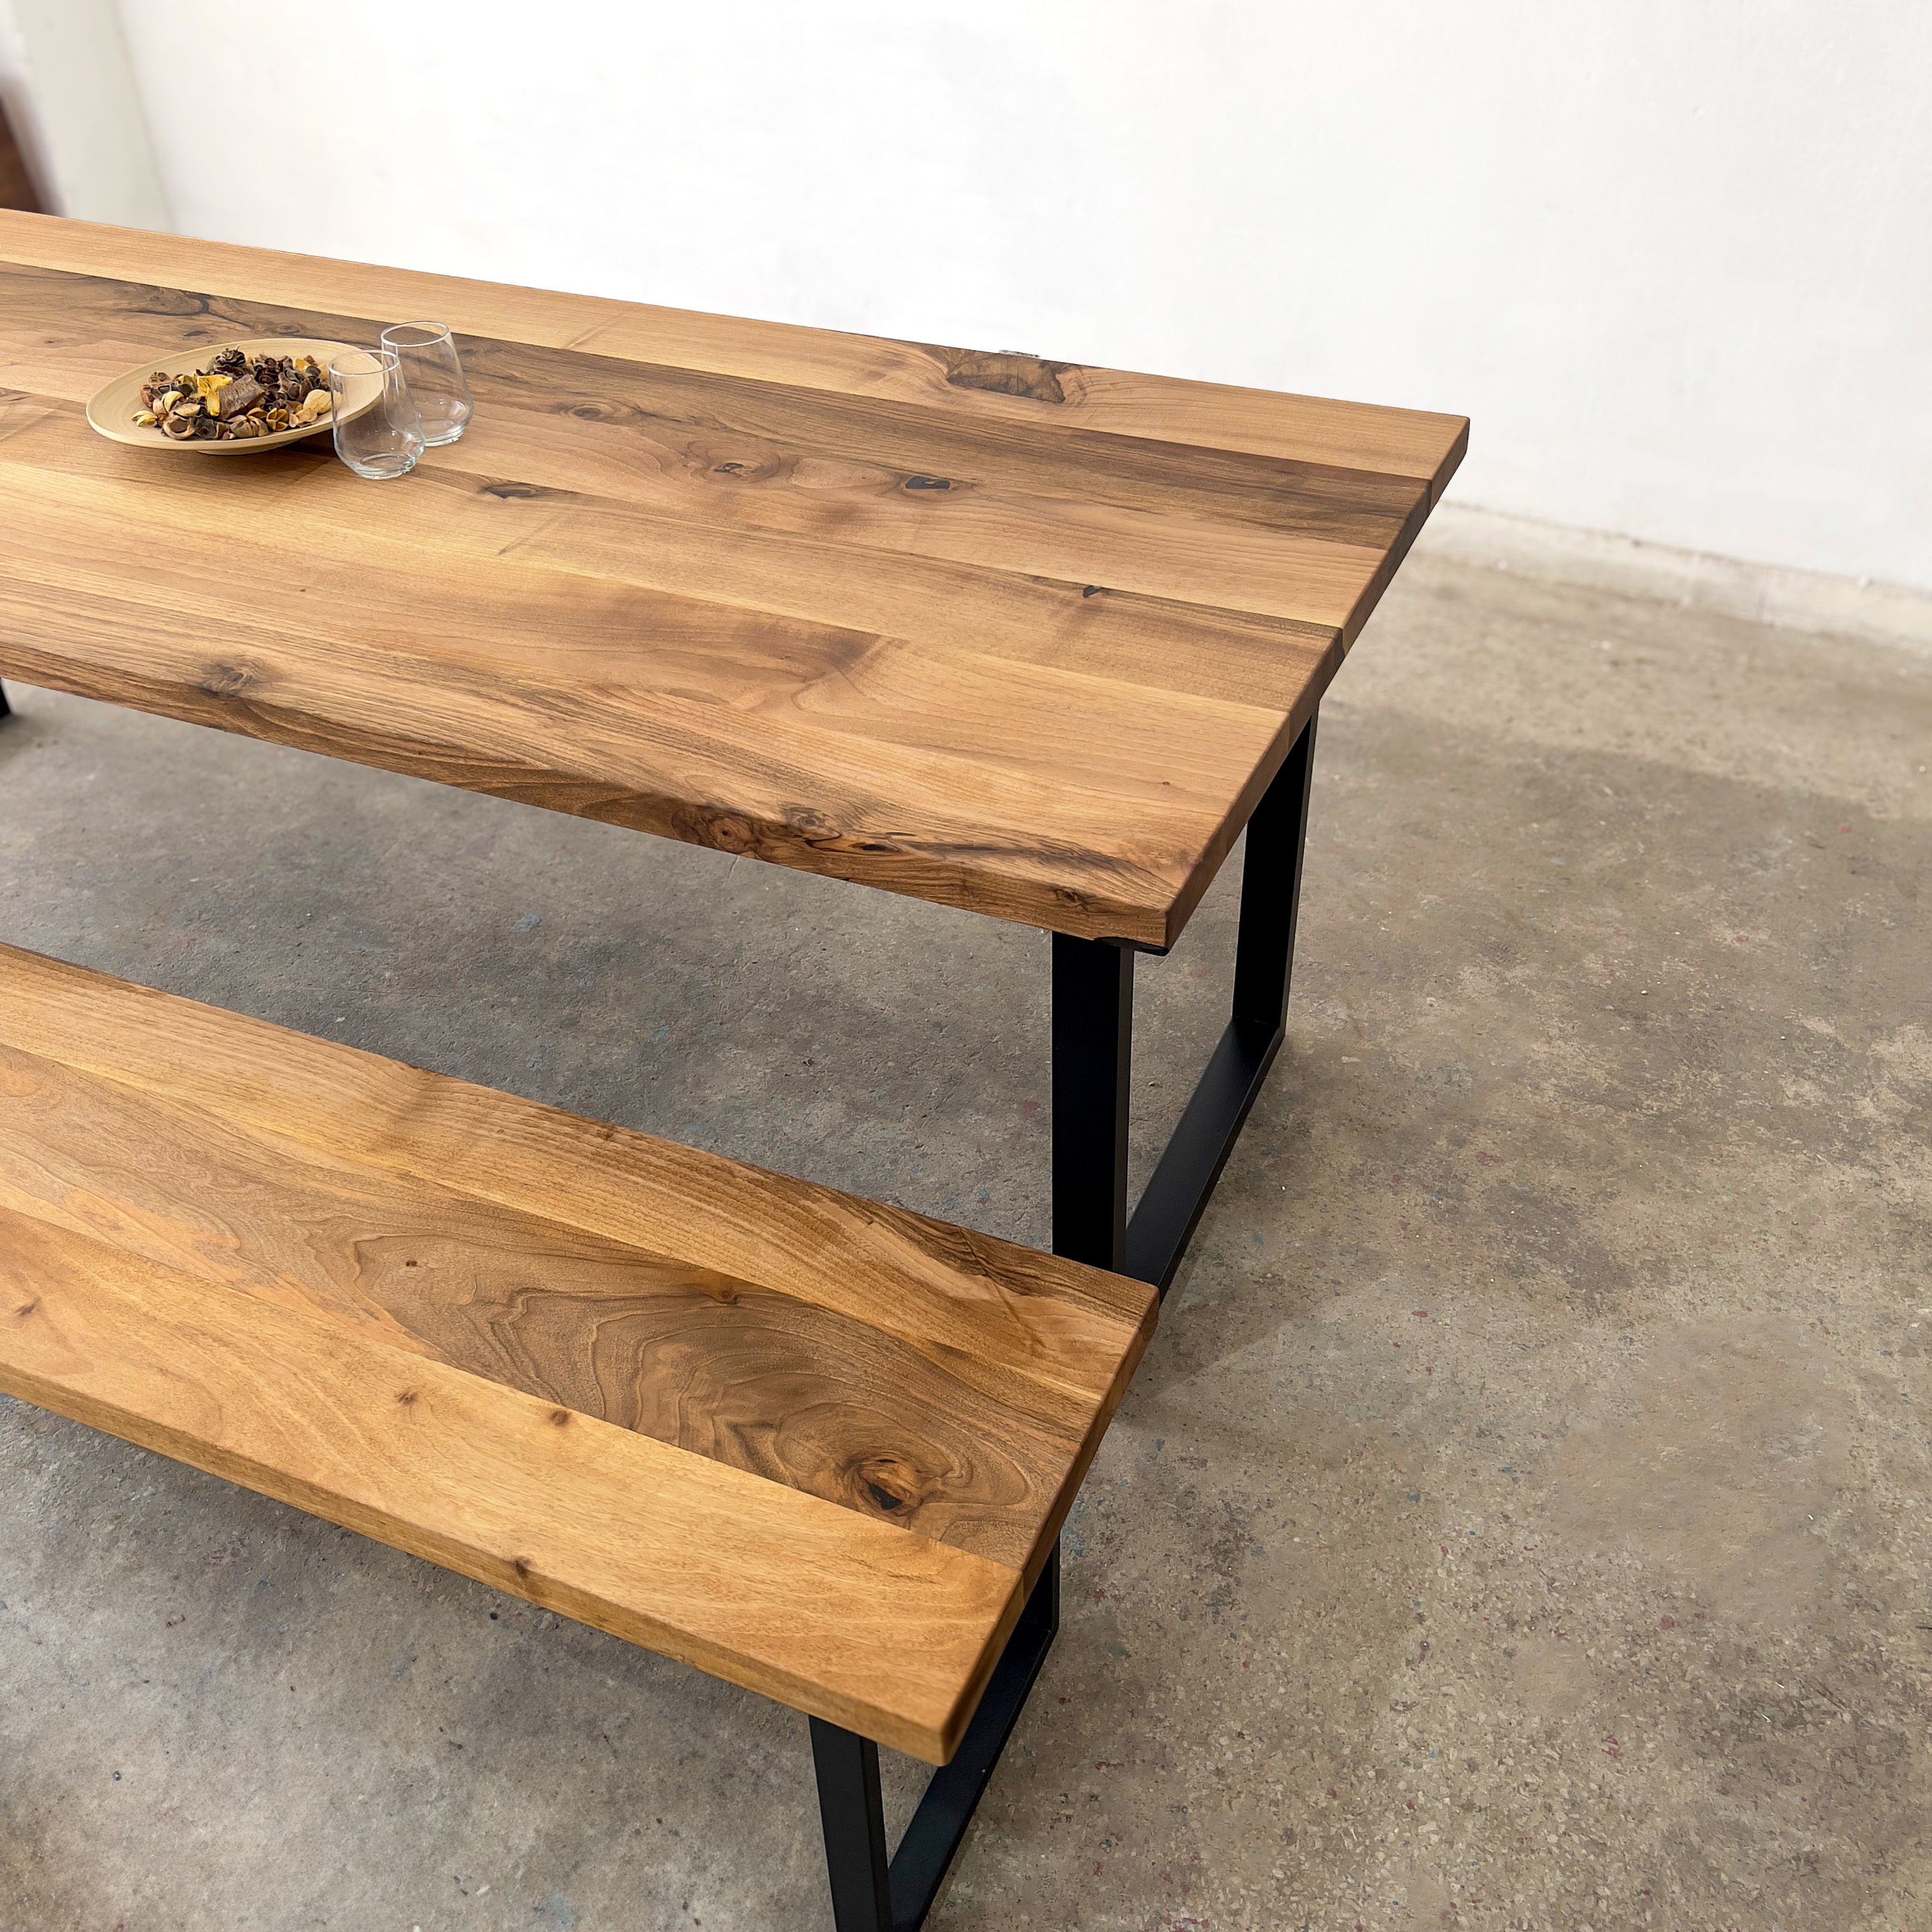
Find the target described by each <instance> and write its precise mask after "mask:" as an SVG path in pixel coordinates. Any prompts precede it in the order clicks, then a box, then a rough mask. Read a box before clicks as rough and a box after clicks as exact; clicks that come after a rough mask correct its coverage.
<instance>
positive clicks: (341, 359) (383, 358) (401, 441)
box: [329, 349, 423, 480]
mask: <svg viewBox="0 0 1932 1932" xmlns="http://www.w3.org/2000/svg"><path fill="white" fill-rule="evenodd" d="M329 397H330V404H331V410H332V413H333V415H334V416H335V453H336V455H338V456H339V457H341V459H342V460H343V461H344V463H347V464H348V466H350V469H353V470H354V471H355V472H356V475H359V476H371V477H374V478H377V479H378V480H380V479H381V478H383V477H386V476H401V475H407V472H409V471H410V470H412V469H414V468H415V467H416V458H418V457H419V456H420V455H422V452H423V426H422V417H421V416H419V415H418V413H417V412H416V403H415V401H414V399H413V398H412V397H411V396H410V392H409V389H408V386H407V385H406V384H405V383H404V380H403V371H402V365H401V361H400V359H398V356H397V354H396V352H395V350H393V349H346V350H344V351H343V352H342V353H341V354H340V355H339V356H336V357H335V358H334V359H332V361H331V362H330V363H329Z"/></svg>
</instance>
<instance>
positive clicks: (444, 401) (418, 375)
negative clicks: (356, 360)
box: [383, 322, 476, 448]
mask: <svg viewBox="0 0 1932 1932" xmlns="http://www.w3.org/2000/svg"><path fill="white" fill-rule="evenodd" d="M383 347H384V348H385V349H393V350H395V352H396V353H397V354H398V356H401V358H402V362H403V380H404V382H406V383H408V385H409V386H410V395H413V397H415V398H416V409H417V410H418V412H419V413H420V414H421V416H422V423H423V441H424V442H425V443H428V444H429V445H431V447H432V448H434V447H435V446H437V445H439V444H442V443H454V442H455V440H456V439H457V438H458V437H459V436H460V435H461V434H463V431H464V429H465V428H467V427H468V425H469V419H470V417H471V416H472V415H473V414H474V413H475V408H476V405H475V402H474V401H472V399H471V397H470V394H469V383H468V381H467V380H466V379H465V377H464V376H463V362H462V359H461V358H460V356H458V354H457V353H456V344H455V343H454V342H452V341H451V340H450V335H449V329H447V327H446V326H444V324H443V323H440V322H399V323H396V324H395V326H393V327H392V328H389V329H384V330H383Z"/></svg>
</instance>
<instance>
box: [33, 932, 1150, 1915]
mask: <svg viewBox="0 0 1932 1932" xmlns="http://www.w3.org/2000/svg"><path fill="white" fill-rule="evenodd" d="M1156 1306H1157V1298H1156V1295H1155V1292H1154V1289H1152V1288H1151V1287H1150V1286H1146V1285H1145V1284H1142V1283H1138V1282H1133V1281H1129V1280H1124V1279H1123V1278H1121V1277H1118V1276H1116V1275H1112V1274H1103V1273H1102V1272H1100V1271H1097V1270H1094V1269H1092V1268H1084V1267H1082V1266H1080V1265H1077V1264H1076V1263H1073V1262H1066V1261H1062V1260H1058V1259H1055V1258H1053V1257H1052V1256H1046V1255H1042V1254H1038V1253H1034V1252H1033V1251H1032V1250H1028V1249H1025V1248H1022V1247H1015V1246H1013V1245H1011V1244H1008V1243H1006V1242H1003V1241H995V1240H992V1239H991V1238H988V1237H986V1236H984V1235H975V1234H971V1233H968V1232H964V1231H962V1230H961V1229H956V1228H951V1227H948V1226H944V1224H942V1223H937V1222H934V1221H931V1220H925V1219H923V1218H922V1217H919V1216H918V1215H915V1214H907V1213H904V1212H902V1211H898V1210H895V1209H893V1208H884V1207H881V1206H879V1205H876V1204H874V1203H872V1202H865V1201H861V1200H858V1199H854V1198H853V1197H852V1196H847V1195H843V1194H839V1193H834V1192H833V1191H832V1190H829V1189H826V1188H823V1187H812V1186H810V1185H808V1184H805V1183H804V1182H802V1181H793V1180H788V1179H786V1178H783V1177H782V1176H780V1175H772V1174H766V1173H761V1172H756V1171H754V1170H753V1169H750V1168H747V1167H745V1166H741V1165H739V1163H736V1162H734V1161H730V1160H724V1159H721V1158H719V1157H717V1156H715V1155H711V1154H700V1153H696V1152H694V1151H691V1150H689V1149H688V1148H681V1147H677V1146H674V1145H670V1144H669V1143H667V1142H663V1141H659V1140H654V1139H649V1137H647V1136H644V1135H642V1134H637V1133H628V1132H627V1131H625V1130H623V1129H621V1128H618V1127H609V1126H605V1125H603V1124H600V1123H598V1122H596V1121H589V1120H585V1119H582V1118H578V1117H577V1116H575V1115H569V1114H565V1113H562V1112H558V1111H556V1109H552V1108H548V1107H543V1106H537V1105H535V1104H534V1103H531V1102H529V1101H526V1100H517V1099H514V1098H512V1097H508V1096H506V1095H504V1094H497V1093H493V1092H490V1091H487V1090H485V1089H483V1088H477V1087H473V1086H469V1085H464V1084H463V1083H462V1082H458V1081H455V1080H451V1079H445V1078H443V1077H442V1076H439V1075H436V1074H432V1073H424V1072H422V1071H420V1070H417V1069H416V1068H413V1067H406V1066H402V1065H399V1064H396V1063H395V1062H393V1061H386V1060H383V1059H380V1058H377V1057H376V1056H374V1055H370V1054H367V1053H362V1052H356V1051H354V1050H353V1049H350V1048H347V1047H344V1046H335V1045H332V1044H331V1043H328V1042H326V1041H321V1040H314V1039H311V1038H308V1037H305V1036H303V1035H301V1034H294V1033H290V1032H287V1031H284V1030H283V1029H281V1028H276V1027H272V1026H269V1025H265V1024H263V1023H262V1022H258V1021H255V1020H251V1019H242V1018H238V1017H237V1016H234V1015H233V1014H229V1013H221V1012H217V1011H216V1010H213V1009H211V1008H210V1007H204V1006H199V1005H197V1004H193V1002H191V1001H186V1000H181V999H177V998H172V997H171V996H169V995H165V994H162V993H158V992H151V991H150V990H148V989H145V988H142V987H138V986H129V985H127V984H125V983H122V982H120V981H118V980H112V979H108V978H105V977H102V976H101V975H100V974H95V973H91V972H86V971H81V970H80V969H79V968H75V967H72V966H68V965H60V964H58V963H57V962H54V961H52V960H49V959H42V958H40V957H38V956H35V955H34V954H31V953H23V952H20V951H17V950H13V949H11V948H7V947H0V1390H4V1391H5V1392H7V1394H11V1395H13V1396H16V1397H20V1398H21V1399H22V1400H25V1401H27V1402H31V1403H37V1404H38V1405H40V1406H41V1407H43V1408H45V1409H51V1410H53V1411H55V1412H58V1413H59V1414H61V1415H65V1416H69V1417H71V1418H74V1419H76V1420H77V1421H82V1422H85V1423H88V1424H92V1426H93V1427H96V1428H98V1429H102V1430H107V1431H108V1432H109V1433H111V1434H113V1435H115V1436H121V1437H124V1438H125V1439H127V1440H128V1441H130V1442H136V1443H139V1444H141V1445H142V1446H144V1447H145V1448H150V1449H154V1450H157V1451H160V1452H161V1453H162V1454H165V1455H168V1456H172V1457H175V1459H177V1460H179V1461H181V1462H184V1463H191V1464H193V1465H194V1466H196V1467H197V1468H199V1469H207V1470H211V1471H212V1472H214V1473H215V1474H217V1475H221V1476H224V1477H226V1478H229V1480H231V1481H235V1482H237V1483H240V1484H243V1485H245V1487H248V1488H250V1489H253V1490H260V1491H261V1492H262V1493H264V1494H266V1495H268V1496H275V1497H278V1498H279V1499H281V1500H282V1501H283V1502H290V1503H293V1504H295V1505H297V1506H298V1507H299V1508H302V1509H305V1510H308V1511H311V1513H313V1514H315V1515H317V1516H320V1517H326V1518H327V1519H329V1520H330V1521H332V1522H334V1523H341V1524H344V1525H347V1526H348V1527H350V1528H351V1529H356V1530H359V1531H361V1532H362V1533H363V1534H365V1535H368V1536H371V1537H374V1538H378V1539H379V1540H380V1541H383V1542H385V1543H390V1544H395V1545H396V1546H397V1547H398V1548H401V1549H404V1550H410V1551H412V1552H413V1553H415V1554H416V1555H417V1556H424V1557H427V1558H428V1559H430V1560H431V1562H435V1563H440V1564H442V1565H444V1566H445V1567H446V1568H449V1569H452V1570H455V1571H460V1572H461V1573H462V1574H464V1575H466V1576H469V1577H475V1578H477V1579H478V1580H480V1581H481V1582H483V1583H487V1584H489V1585H490V1586H491V1587H492V1588H493V1589H499V1590H502V1591H505V1592H511V1593H512V1594H514V1595H517V1596H519V1597H523V1598H527V1599H528V1600H529V1601H530V1602H532V1603H533V1604H540V1605H541V1606H542V1607H544V1609H546V1610H554V1611H556V1612H558V1613H561V1614H562V1615H565V1616H571V1617H574V1618H577V1619H579V1620H580V1621H581V1622H585V1623H587V1624H592V1625H595V1626H596V1627H597V1628H599V1629H600V1630H604V1631H610V1632H611V1633H612V1634H614V1635H616V1636H618V1637H624V1638H625V1639H627V1640H629V1641H630V1642H631V1643H637V1644H641V1645H643V1646H646V1647H647V1648H648V1649H652V1650H655V1651H658V1652H662V1653H664V1655H667V1656H670V1657H673V1658H679V1659H680V1660H682V1661H684V1662H685V1663H688V1664H695V1665H697V1667H699V1668H700V1669H701V1670H707V1671H709V1672H711V1673H713V1674H714V1675H715V1676H719V1677H722V1678H725V1679H729V1680H730V1682H733V1683H735V1684H739V1685H744V1686H745V1687H746V1688H749V1689H751V1690H754V1691H761V1692H763V1694H766V1696H768V1697H773V1698H775V1699H777V1700H778V1701H780V1702H781V1703H785V1704H787V1705H790V1706H792V1707H793V1708H794V1709H797V1710H799V1711H802V1712H806V1713H808V1714H809V1715H810V1717H811V1720H812V1737H813V1745H814V1757H815V1762H816V1765H817V1775H818V1783H819V1790H820V1799H821V1804H822V1808H823V1817H824V1823H825V1832H826V1851H827V1855H828V1858H829V1861H830V1867H831V1873H832V1893H833V1899H834V1906H835V1917H836V1922H837V1924H838V1927H839V1928H840V1932H858V1928H861V1927H862V1928H863V1932H884V1928H887V1927H910V1926H916V1924H919V1922H920V1921H921V1920H922V1918H924V1916H925V1915H926V1911H927V1910H928V1909H929V1907H930V1906H931V1904H932V1900H933V1897H935V1895H936V1894H937V1891H938V1887H939V1885H940V1882H941V1879H943V1878H944V1874H945V1871H946V1869H947V1865H948V1864H950V1861H951V1858H952V1855H953V1852H954V1850H955V1849H956V1848H957V1846H958V1843H959V1839H960V1838H961V1837H962V1835H963V1833H964V1832H965V1827H966V1823H967V1820H968V1819H969V1818H970V1817H971V1812H972V1809H973V1806H974V1803H975V1802H977V1799H978V1796H979V1794H980V1790H982V1789H983V1787H984V1785H985V1783H986V1778H988V1777H989V1775H990V1774H991V1772H992V1767H993V1764H994V1763H995V1761H996V1760H997V1759H998V1755H999V1751H1000V1749H1001V1746H1002V1745H1004V1742H1005V1739H1006V1736H1007V1733H1008V1732H1009V1731H1010V1729H1011V1727H1012V1725H1013V1721H1014V1720H1015V1719H1016V1717H1017V1716H1018V1715H1019V1709H1020V1707H1021V1705H1022V1703H1024V1702H1025V1697H1026V1693H1027V1691H1028V1688H1030V1687H1031V1683H1032V1681H1033V1677H1034V1674H1035V1673H1037V1670H1038V1669H1039V1667H1040V1661H1041V1659H1042V1658H1043V1656H1044V1655H1045V1652H1046V1646H1047V1645H1048V1644H1049V1643H1050V1642H1051V1641H1052V1635H1053V1631H1054V1628H1055V1625H1056V1622H1057V1616H1058V1535H1059V1531H1060V1527H1061V1522H1062V1520H1064V1517H1065V1515H1066V1514H1067V1508H1068V1507H1069V1505H1070V1503H1071V1502H1072V1500H1073V1496H1074V1493H1075V1491H1076V1490H1077V1488H1078V1487H1079V1483H1080V1480H1081V1478H1082V1475H1083V1473H1084V1472H1085V1470H1086V1468H1087V1466H1088V1463H1089V1461H1090V1460H1091V1458H1092V1457H1093V1454H1094V1450H1095V1448H1097V1445H1098V1444H1099V1442H1100V1437H1101V1436H1102V1434H1103V1432H1104V1430H1106V1426H1107V1423H1108V1421H1109V1418H1110V1417H1111V1416H1112V1414H1113V1412H1114V1409H1115V1406H1116V1404H1117V1403H1118V1401H1119V1400H1120V1397H1121V1393H1122V1391H1123V1390H1124V1388H1125V1386H1126V1384H1127V1379H1128V1377H1129V1376H1130V1375H1131V1373H1133V1368H1134V1366H1135V1364H1136V1362H1137V1361H1139V1358H1140V1355H1141V1354H1142V1350H1143V1349H1145V1346H1146V1345H1147V1341H1148V1336H1149V1334H1150V1333H1151V1331H1152V1328H1153V1325H1154V1316H1155V1310H1156ZM989 1686H990V1688H989ZM880 1744H884V1745H890V1746H891V1747H892V1748H895V1749H896V1750H899V1751H906V1752H909V1753H910V1754H912V1755H913V1756H914V1757H919V1758H922V1759H925V1760H927V1761H928V1762H929V1763H933V1764H935V1765H939V1766H944V1767H945V1769H942V1770H941V1771H939V1772H937V1773H936V1774H935V1778H934V1779H933V1781H932V1786H931V1787H930V1788H929V1792H928V1794H927V1796H926V1801H925V1802H924V1803H923V1805H922V1806H921V1808H920V1811H919V1814H918V1816H917V1817H916V1818H915V1820H914V1821H913V1826H912V1827H911V1828H910V1829H909V1830H908V1832H907V1834H906V1835H905V1838H904V1840H903V1841H902V1842H901V1846H900V1849H899V1851H898V1855H897V1856H896V1857H895V1858H894V1859H893V1860H892V1861H891V1864H890V1870H889V1874H888V1866H887V1861H886V1850H885V1843H884V1832H883V1824H882V1823H881V1820H880V1797H879V1784H878V1767H877V1746H878V1745H880Z"/></svg>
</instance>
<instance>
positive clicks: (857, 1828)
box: [811, 1544, 1060, 1932]
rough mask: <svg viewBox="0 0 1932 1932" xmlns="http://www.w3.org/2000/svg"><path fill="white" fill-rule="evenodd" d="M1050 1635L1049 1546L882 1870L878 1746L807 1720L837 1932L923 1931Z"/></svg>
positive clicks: (1054, 1567)
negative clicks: (975, 1705)
mask: <svg viewBox="0 0 1932 1932" xmlns="http://www.w3.org/2000/svg"><path fill="white" fill-rule="evenodd" d="M1059 1628H1060V1550H1059V1547H1058V1545H1057V1544H1056V1545H1055V1548H1054V1551H1053V1554H1052V1556H1050V1557H1049V1559H1047V1564H1046V1568H1045V1569H1044V1570H1043V1571H1041V1573H1040V1580H1039V1581H1038V1582H1037V1583H1035V1584H1034V1586H1033V1592H1032V1594H1031V1595H1030V1596H1029V1597H1028V1598H1027V1601H1026V1607H1025V1610H1022V1612H1021V1613H1020V1619H1019V1622H1018V1623H1017V1624H1016V1625H1015V1626H1014V1627H1013V1635H1012V1636H1011V1637H1009V1638H1008V1639H1007V1647H1006V1649H1005V1650H1004V1652H1001V1657H1000V1661H999V1662H998V1664H997V1665H996V1666H995V1667H994V1670H993V1676H992V1682H990V1683H989V1685H987V1686H986V1694H985V1695H984V1696H983V1697H981V1699H980V1708H979V1709H978V1710H977V1711H976V1712H974V1714H973V1721H972V1722H971V1724H968V1726H967V1727H966V1735H965V1737H964V1738H962V1739H961V1740H960V1744H959V1750H958V1751H956V1752H955V1753H954V1754H953V1760H952V1762H951V1763H950V1764H945V1765H942V1766H941V1767H940V1768H939V1769H938V1770H937V1771H935V1772H934V1773H933V1774H932V1782H931V1783H930V1784H929V1785H927V1787H926V1796H924V1797H923V1798H922V1799H920V1800H919V1809H918V1810H917V1811H916V1812H914V1813H913V1818H912V1823H910V1824H909V1825H908V1826H907V1827H906V1830H905V1836H904V1838H901V1840H900V1841H899V1848H898V1851H897V1852H895V1853H894V1854H893V1855H892V1860H891V1862H890V1864H888V1863H887V1862H886V1826H885V1814H884V1811H883V1806H882V1804H881V1801H880V1795H879V1748H878V1746H877V1745H875V1744H874V1743H873V1742H872V1741H871V1739H869V1738H862V1737H859V1736H857V1735H856V1733H853V1732H851V1731H847V1730H841V1728H840V1727H838V1725H836V1724H827V1723H826V1721H824V1720H823V1718H813V1719H812V1721H811V1756H812V1762H813V1764H814V1767H815V1768H816V1769H817V1773H818V1808H819V1814H820V1818H821V1820H823V1824H824V1827H825V1858H826V1867H827V1869H828V1870H829V1874H830V1876H831V1880H832V1923H833V1924H834V1925H835V1927H837V1928H838V1932H919V1927H920V1926H922V1925H923V1924H925V1923H926V1915H927V1913H929V1912H931V1911H932V1906H933V1901H934V1900H935V1899H937V1898H938V1896H939V1888H940V1886H941V1885H942V1884H943V1883H944V1882H945V1878H946V1874H947V1872H948V1871H950V1870H951V1869H952V1866H953V1859H954V1858H955V1857H956V1856H957V1855H958V1853H959V1847H960V1846H961V1844H962V1843H963V1842H964V1841H965V1837H966V1831H967V1827H968V1826H970V1825H971V1823H972V1822H973V1814H974V1811H976V1810H977V1808H978V1806H979V1803H980V1797H981V1796H982V1794H983V1793H984V1792H985V1790H986V1786H987V1784H988V1782H989V1781H990V1780H991V1778H992V1775H993V1769H994V1767H995V1766H996V1765H997V1764H998V1763H999V1761H1000V1754H1001V1752H1002V1751H1004V1750H1005V1749H1006V1746H1007V1739H1008V1738H1010V1736H1012V1735H1013V1727H1014V1725H1015V1724H1017V1723H1018V1722H1019V1715H1020V1712H1022V1710H1023V1709H1025V1706H1026V1700H1027V1697H1028V1694H1029V1693H1030V1692H1031V1691H1032V1689H1033V1687H1034V1680H1035V1679H1037V1677H1038V1676H1040V1667H1041V1666H1042V1665H1043V1664H1044V1663H1045V1662H1046V1653H1047V1652H1048V1651H1049V1649H1051V1648H1052V1643H1053V1640H1054V1636H1055V1633H1056V1632H1057V1631H1058V1630H1059Z"/></svg>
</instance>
